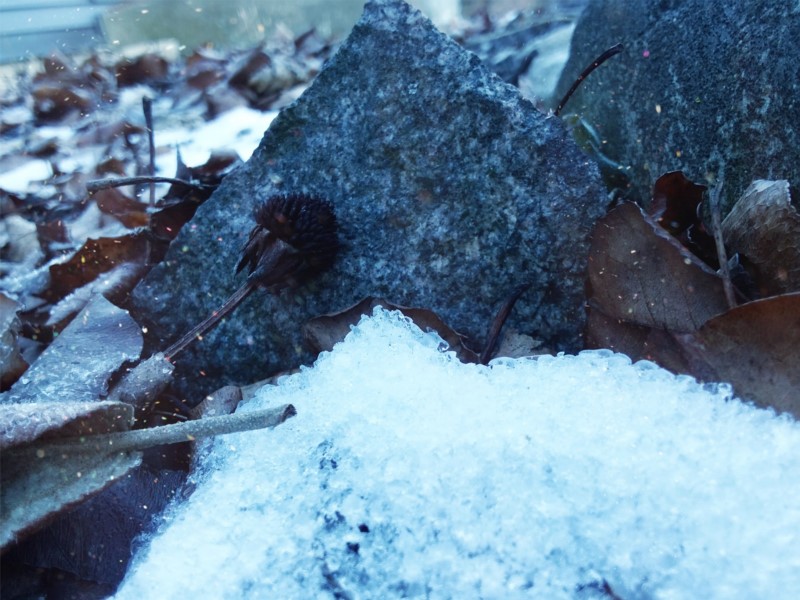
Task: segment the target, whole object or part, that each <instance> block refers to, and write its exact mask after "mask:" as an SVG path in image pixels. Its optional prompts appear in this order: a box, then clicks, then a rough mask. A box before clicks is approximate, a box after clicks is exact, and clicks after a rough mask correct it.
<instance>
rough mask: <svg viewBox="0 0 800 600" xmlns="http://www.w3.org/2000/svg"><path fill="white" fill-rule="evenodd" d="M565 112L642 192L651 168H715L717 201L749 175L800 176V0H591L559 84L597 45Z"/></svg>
mask: <svg viewBox="0 0 800 600" xmlns="http://www.w3.org/2000/svg"><path fill="white" fill-rule="evenodd" d="M618 42H622V43H623V44H624V45H625V52H624V53H623V54H622V55H619V56H616V57H614V58H613V59H612V60H611V61H609V62H608V63H607V64H606V65H605V66H603V67H601V68H600V69H598V70H597V71H596V72H595V73H593V74H592V75H590V76H589V77H588V78H587V79H586V81H585V82H584V83H583V85H582V87H581V88H580V89H579V90H578V92H577V93H576V94H575V95H574V96H573V97H572V99H571V100H570V102H569V104H568V105H567V107H566V109H565V112H573V113H577V114H580V115H581V116H582V117H583V118H584V119H585V120H586V121H588V122H589V124H591V125H592V126H594V127H595V128H596V130H597V131H598V133H599V134H600V137H601V138H602V139H603V140H604V142H605V143H604V145H603V148H604V153H605V154H606V156H608V157H609V158H610V159H612V160H614V161H616V162H618V163H620V164H621V165H623V166H625V167H630V171H629V173H630V176H631V180H632V183H633V190H634V192H635V195H636V196H637V197H639V198H641V199H643V200H645V201H648V200H649V198H650V193H651V190H652V185H653V183H654V182H655V180H656V179H657V178H658V177H659V175H661V174H663V173H665V172H667V171H674V170H682V171H684V172H685V173H686V174H687V175H688V176H689V177H690V178H691V179H693V180H695V181H704V180H705V179H707V178H716V177H717V176H718V174H719V171H720V169H721V168H722V167H724V179H725V188H724V192H723V193H724V196H725V206H726V207H728V208H729V207H730V206H731V205H732V204H733V202H735V200H736V199H738V198H739V197H740V196H741V195H742V193H743V192H744V190H745V189H746V188H747V186H748V185H749V184H750V182H751V181H752V180H754V179H788V180H790V181H791V182H793V183H794V184H795V185H796V184H797V183H798V182H800V130H799V129H798V123H799V122H800V63H798V60H797V57H798V56H800V5H799V4H798V3H797V2H771V1H770V0H752V1H751V0H738V1H734V2H726V1H725V0H630V1H628V0H626V1H624V2H623V1H621V0H591V2H590V3H589V5H588V7H587V8H586V10H585V11H584V13H583V14H582V16H581V18H580V19H579V22H578V25H577V28H576V30H575V33H574V35H573V38H572V50H571V55H570V59H569V61H568V63H567V66H566V67H565V69H564V71H563V73H562V78H561V81H560V83H559V86H558V90H559V94H562V93H564V92H565V91H566V90H567V89H568V88H569V86H570V85H571V83H572V82H573V81H574V80H575V78H576V77H577V76H578V74H579V73H580V72H581V70H582V69H583V68H584V67H585V66H586V65H587V64H589V63H590V62H591V61H592V59H593V58H594V57H596V56H597V55H598V54H600V52H602V51H603V50H605V49H606V48H608V47H610V46H612V45H614V44H616V43H618Z"/></svg>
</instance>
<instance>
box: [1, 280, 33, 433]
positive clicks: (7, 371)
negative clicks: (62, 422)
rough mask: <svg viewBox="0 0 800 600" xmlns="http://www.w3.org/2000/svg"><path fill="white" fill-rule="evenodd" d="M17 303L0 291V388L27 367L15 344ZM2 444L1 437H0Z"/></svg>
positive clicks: (18, 325)
mask: <svg viewBox="0 0 800 600" xmlns="http://www.w3.org/2000/svg"><path fill="white" fill-rule="evenodd" d="M19 309H20V306H19V304H18V303H17V302H16V301H14V300H12V299H11V298H9V297H8V296H6V295H5V294H3V293H1V292H0V390H6V389H8V388H9V387H10V386H11V384H13V383H14V382H15V381H17V379H19V378H20V376H21V375H22V374H23V373H24V372H25V369H27V368H28V363H27V362H25V359H24V358H22V354H20V351H19V345H18V344H17V334H18V333H19V328H20V326H21V323H20V320H19V318H18V317H17V311H18V310H19ZM0 444H2V437H0Z"/></svg>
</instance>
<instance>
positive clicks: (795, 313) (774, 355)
mask: <svg viewBox="0 0 800 600" xmlns="http://www.w3.org/2000/svg"><path fill="white" fill-rule="evenodd" d="M677 339H678V341H679V342H680V343H681V345H682V347H683V350H684V352H685V355H686V356H687V358H688V359H689V363H690V371H689V372H690V373H691V374H693V375H694V376H695V377H697V378H699V379H703V380H705V381H725V382H728V383H730V384H732V385H733V388H734V391H735V392H736V395H737V396H740V397H742V398H745V399H749V400H753V401H754V402H755V403H756V404H758V405H759V406H763V407H771V408H774V409H775V410H776V411H778V412H788V413H791V414H792V415H794V417H795V418H800V293H793V294H785V295H783V296H774V297H772V298H766V299H764V300H756V301H754V302H748V303H747V304H742V305H741V306H737V307H736V308H733V309H731V310H729V311H728V312H726V313H725V314H722V315H719V316H717V317H715V318H713V319H711V320H709V321H708V322H707V323H705V324H704V325H703V326H702V327H701V328H700V329H698V330H697V331H696V332H694V333H691V334H685V335H682V336H677Z"/></svg>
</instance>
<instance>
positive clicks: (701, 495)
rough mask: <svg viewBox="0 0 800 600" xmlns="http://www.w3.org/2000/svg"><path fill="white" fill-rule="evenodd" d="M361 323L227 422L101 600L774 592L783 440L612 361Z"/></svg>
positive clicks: (718, 395)
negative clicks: (497, 352) (478, 357)
mask: <svg viewBox="0 0 800 600" xmlns="http://www.w3.org/2000/svg"><path fill="white" fill-rule="evenodd" d="M440 342H441V340H440V339H439V338H438V336H435V335H434V334H430V333H423V332H421V331H420V330H419V329H417V328H416V327H415V326H414V325H413V324H411V323H409V322H408V321H406V320H405V319H404V318H402V317H401V316H399V314H397V313H388V312H385V311H382V310H381V309H376V312H375V315H374V316H373V317H372V318H369V319H363V320H362V321H361V322H360V324H359V325H358V326H357V327H355V328H354V329H353V331H352V332H351V333H350V335H349V336H348V337H347V339H346V340H345V341H344V342H343V343H341V344H339V345H337V346H336V347H335V348H334V350H333V351H332V352H330V353H325V354H323V355H322V356H321V357H320V359H319V360H318V361H317V363H316V364H315V366H314V368H312V369H305V370H302V371H301V372H300V373H298V374H296V375H293V376H291V377H286V378H284V379H282V380H281V381H280V383H279V385H278V386H266V387H264V388H262V389H261V391H260V392H259V393H258V394H257V396H256V398H255V399H254V400H252V401H251V402H250V403H249V404H248V405H247V406H245V407H244V408H243V409H241V410H252V409H254V408H260V407H265V406H271V405H279V404H283V403H292V404H294V406H295V407H296V408H297V411H298V415H297V417H295V418H294V419H291V420H290V421H288V422H287V423H284V424H283V425H281V426H280V427H278V428H276V429H275V430H272V431H260V432H249V433H244V434H237V435H230V436H225V437H222V438H219V439H218V440H217V442H216V443H215V445H214V446H213V448H212V451H211V452H210V453H209V454H208V455H207V456H206V457H205V458H204V459H203V460H202V462H201V464H200V468H199V471H198V473H197V474H196V477H195V480H196V481H195V483H196V484H197V489H196V490H195V492H194V494H193V495H192V496H191V498H190V499H189V500H188V501H186V502H185V503H184V504H182V505H177V506H175V507H174V508H173V509H172V510H171V511H170V512H169V513H168V515H167V516H166V518H165V522H164V525H163V526H162V528H161V531H160V532H159V533H158V534H157V535H156V536H155V537H154V538H153V539H152V540H149V541H146V542H145V544H144V545H143V547H142V548H141V550H140V552H139V553H138V555H137V556H136V558H135V561H134V564H133V566H132V568H131V571H130V572H129V575H128V577H127V579H126V581H125V582H124V583H123V585H122V587H121V588H120V591H119V592H118V596H117V597H118V598H123V599H124V598H141V597H148V596H151V595H152V590H154V589H157V590H158V595H159V597H160V598H186V597H203V598H244V597H252V598H256V597H271V598H298V599H300V598H302V599H305V598H400V597H429V598H478V597H483V598H522V597H531V598H533V597H535V598H574V597H591V596H592V594H594V597H598V596H599V595H601V593H602V592H601V590H602V589H603V587H604V586H605V585H606V584H607V585H608V586H610V589H611V590H613V592H614V593H615V594H616V595H617V596H619V597H622V598H650V597H657V598H719V597H725V598H736V597H738V598H756V597H758V598H778V597H786V595H787V593H789V590H793V589H794V590H797V589H800V544H798V537H797V532H798V531H800V478H798V477H797V473H798V472H800V427H798V425H797V424H796V423H795V422H793V421H791V420H789V419H788V418H781V417H776V416H775V414H774V413H773V412H771V411H767V410H761V409H757V408H754V407H753V406H751V405H748V404H744V403H742V402H740V401H738V400H736V399H734V398H731V396H730V393H729V391H728V389H727V388H726V387H724V386H701V385H698V384H697V383H696V382H694V380H692V379H690V378H687V377H675V376H673V375H671V374H669V373H667V372H666V371H664V370H662V369H660V368H658V367H656V366H655V365H653V364H652V363H638V364H631V362H630V360H628V359H627V358H626V357H625V356H623V355H620V354H614V353H611V352H609V351H595V352H584V353H581V354H580V355H578V356H564V355H559V356H555V357H544V358H540V359H539V360H531V359H504V360H502V361H498V362H495V363H493V364H492V365H491V366H489V367H482V366H476V365H467V364H462V363H460V362H458V361H457V360H455V358H454V357H453V355H452V353H449V352H441V351H440V350H439V349H438V348H439V347H440Z"/></svg>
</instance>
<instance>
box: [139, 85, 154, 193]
mask: <svg viewBox="0 0 800 600" xmlns="http://www.w3.org/2000/svg"><path fill="white" fill-rule="evenodd" d="M142 111H143V112H144V123H145V128H146V129H147V142H148V147H149V150H150V160H149V162H148V165H147V174H148V175H149V176H150V177H153V176H154V175H155V174H156V144H155V133H154V131H153V101H152V100H151V99H150V98H148V97H147V96H144V97H143V98H142ZM155 205H156V184H155V182H154V181H151V182H150V208H152V207H154V206H155Z"/></svg>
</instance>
